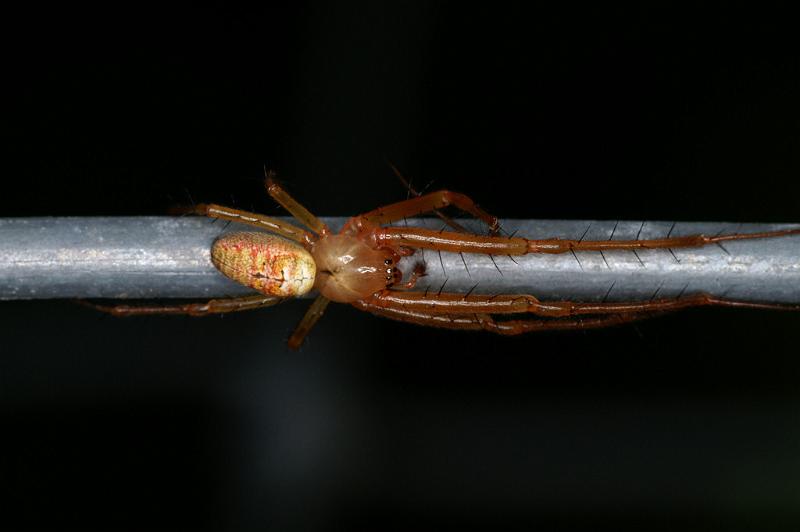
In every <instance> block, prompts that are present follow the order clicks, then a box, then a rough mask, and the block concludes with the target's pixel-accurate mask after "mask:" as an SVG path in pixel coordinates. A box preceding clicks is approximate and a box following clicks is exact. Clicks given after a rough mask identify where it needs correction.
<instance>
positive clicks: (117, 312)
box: [79, 294, 283, 317]
mask: <svg viewBox="0 0 800 532" xmlns="http://www.w3.org/2000/svg"><path fill="white" fill-rule="evenodd" d="M281 301H283V298H279V297H271V296H264V295H260V294H259V295H255V296H244V297H231V298H226V299H212V300H210V301H206V302H205V303H186V304H179V305H143V306H137V305H101V304H97V303H90V302H88V301H79V303H81V304H83V305H87V306H89V307H92V308H93V309H95V310H99V311H102V312H107V313H109V314H111V315H114V316H119V317H126V316H148V315H158V314H186V315H189V316H208V315H209V314H223V313H226V312H238V311H241V310H251V309H256V308H261V307H269V306H272V305H277V304H278V303H280V302H281Z"/></svg>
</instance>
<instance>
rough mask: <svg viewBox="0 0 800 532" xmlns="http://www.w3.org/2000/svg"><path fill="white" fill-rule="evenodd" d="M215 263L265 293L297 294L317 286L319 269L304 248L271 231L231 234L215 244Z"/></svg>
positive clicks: (230, 275)
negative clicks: (315, 282)
mask: <svg viewBox="0 0 800 532" xmlns="http://www.w3.org/2000/svg"><path fill="white" fill-rule="evenodd" d="M211 262H213V263H214V266H216V267H217V269H218V270H219V271H221V272H222V273H224V274H225V275H226V276H227V277H229V278H231V279H233V280H234V281H236V282H238V283H241V284H243V285H245V286H248V287H250V288H252V289H254V290H257V291H259V292H261V293H262V294H266V295H271V296H278V297H297V296H301V295H303V294H305V293H307V292H309V291H310V290H311V289H312V288H313V287H314V281H315V278H316V273H317V268H316V265H315V264H314V259H313V257H312V256H311V254H310V253H309V252H308V251H306V250H305V249H303V248H302V247H300V246H298V245H297V244H294V243H293V242H289V241H288V240H284V239H283V238H280V237H278V236H275V235H271V234H267V233H249V232H248V233H230V234H227V235H223V236H221V237H219V238H218V239H217V240H216V241H215V242H214V245H213V246H212V247H211Z"/></svg>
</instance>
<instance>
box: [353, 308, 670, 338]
mask: <svg viewBox="0 0 800 532" xmlns="http://www.w3.org/2000/svg"><path fill="white" fill-rule="evenodd" d="M353 306H354V307H356V308H359V309H361V310H366V311H367V312H371V313H372V314H375V315H377V316H383V317H385V318H390V319H393V320H398V321H403V322H406V323H413V324H415V325H424V326H428V327H438V328H441V329H454V330H468V331H481V330H483V331H489V332H493V333H496V334H502V335H507V336H513V335H517V334H523V333H527V332H534V331H548V330H549V331H553V330H571V329H593V328H599V327H609V326H612V325H620V324H623V323H629V322H632V321H637V320H641V319H646V318H651V317H655V316H657V315H659V314H660V313H658V312H640V313H618V314H607V315H604V316H592V317H588V318H565V319H559V320H551V319H541V318H527V319H520V320H506V321H496V320H495V319H494V318H493V317H492V316H491V315H490V314H483V313H475V314H433V313H429V312H422V311H418V310H409V309H404V308H397V307H381V306H377V305H374V304H372V303H369V302H368V301H356V302H355V303H353Z"/></svg>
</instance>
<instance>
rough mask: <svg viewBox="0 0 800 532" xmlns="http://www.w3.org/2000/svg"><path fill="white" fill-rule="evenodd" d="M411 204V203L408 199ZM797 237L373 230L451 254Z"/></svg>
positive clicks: (390, 240) (389, 242) (380, 236)
mask: <svg viewBox="0 0 800 532" xmlns="http://www.w3.org/2000/svg"><path fill="white" fill-rule="evenodd" d="M411 201H413V200H411ZM791 235H800V228H795V229H783V230H778V231H761V232H758V233H742V234H735V235H719V236H706V235H689V236H678V237H672V238H657V239H651V240H569V239H561V238H551V239H541V240H528V239H526V238H521V237H510V238H509V237H497V236H480V235H471V234H463V233H453V232H447V231H432V230H430V229H422V228H418V227H378V228H375V229H373V230H372V235H371V237H372V239H373V240H374V241H375V243H376V245H379V246H386V247H398V246H404V247H409V248H417V249H419V248H423V249H433V250H437V251H450V252H453V253H459V252H461V253H483V254H487V255H526V254H528V253H549V254H558V253H569V252H571V251H604V250H637V249H665V248H696V247H702V246H706V245H708V244H715V243H718V242H725V241H730V240H752V239H757V238H777V237H784V236H791Z"/></svg>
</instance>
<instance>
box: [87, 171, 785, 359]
mask: <svg viewBox="0 0 800 532" xmlns="http://www.w3.org/2000/svg"><path fill="white" fill-rule="evenodd" d="M266 188H267V192H268V193H269V195H270V196H272V198H273V199H275V201H277V202H278V203H279V204H280V205H282V206H283V207H284V208H285V209H286V210H287V211H289V213H290V214H291V215H292V216H293V217H294V218H295V219H296V220H297V221H298V222H299V223H300V224H302V225H303V226H305V227H306V229H303V228H300V227H297V226H294V225H292V224H289V223H286V222H283V221H281V220H277V219H275V218H270V217H268V216H263V215H261V214H254V213H250V212H245V211H241V210H238V209H233V208H229V207H223V206H220V205H214V204H203V205H198V206H196V207H195V208H193V209H192V212H194V213H196V214H202V215H205V216H209V217H212V218H220V219H224V220H229V221H234V222H240V223H243V224H248V225H252V226H255V227H258V228H260V229H266V230H268V231H269V233H264V232H236V233H229V234H225V235H223V236H221V237H219V238H218V239H217V240H216V241H215V242H214V244H213V246H212V248H211V259H212V262H213V263H214V265H215V266H216V267H217V268H218V269H219V270H220V271H221V272H222V273H223V274H225V275H226V276H228V277H230V278H231V279H233V280H235V281H237V282H239V283H241V284H243V285H245V286H248V287H250V288H252V289H254V290H256V291H257V292H259V294H258V295H252V296H244V297H233V298H227V299H214V300H211V301H208V302H205V303H189V304H183V305H172V306H128V305H118V306H108V307H105V306H96V307H97V308H100V309H101V310H105V311H108V312H111V313H112V314H115V315H117V316H130V315H142V314H189V315H194V316H201V315H208V314H214V313H224V312H232V311H240V310H249V309H254V308H260V307H265V306H270V305H274V304H276V303H278V302H280V301H283V300H285V299H287V298H292V297H297V296H301V295H303V294H305V293H307V292H309V291H311V290H312V289H317V290H318V291H319V295H318V296H317V298H316V299H315V300H314V302H313V303H312V304H311V307H310V308H309V309H308V311H307V312H306V314H305V317H304V318H303V319H302V321H301V322H300V324H299V325H298V326H297V328H296V329H295V331H294V332H293V333H292V335H291V336H290V338H289V346H290V347H291V348H297V347H299V346H300V344H301V343H302V341H303V339H304V338H305V336H306V335H307V334H308V332H309V330H310V329H311V328H312V327H313V325H314V324H315V323H316V322H317V320H318V319H319V318H320V317H321V316H322V313H323V312H324V311H325V308H326V307H327V305H328V303H329V302H330V301H336V302H338V303H349V304H351V305H353V306H354V307H356V308H359V309H362V310H366V311H368V312H372V313H373V314H376V315H379V316H385V317H387V318H392V319H395V320H400V321H404V322H408V323H415V324H418V325H427V326H433V327H441V328H445V329H460V330H485V331H491V332H494V333H498V334H504V335H515V334H521V333H525V332H530V331H540V330H553V329H584V328H590V327H603V326H607V325H613V324H618V323H625V322H629V321H633V320H638V319H642V318H645V317H649V316H652V315H654V314H658V313H663V312H668V311H673V310H678V309H683V308H687V307H696V306H706V305H716V306H727V307H746V308H761V309H790V310H800V306H792V305H777V304H769V303H755V302H749V301H737V300H731V299H725V298H720V297H716V296H712V295H709V294H705V293H698V294H693V295H688V296H685V297H679V298H662V299H653V300H649V301H629V302H595V303H586V302H572V301H555V302H550V301H548V302H543V301H539V300H538V299H537V298H536V297H534V296H532V295H527V294H495V295H481V294H472V293H468V294H460V293H442V292H439V293H435V294H433V293H430V294H429V293H428V292H427V291H426V292H424V293H423V292H417V291H413V288H414V285H415V283H416V281H417V279H418V277H419V276H420V275H423V274H424V272H423V271H422V270H421V269H416V270H415V271H414V272H413V273H412V274H411V275H410V278H409V280H408V281H406V282H405V283H404V282H403V274H402V272H400V271H399V270H398V268H397V266H396V264H397V262H398V260H399V259H400V258H401V257H404V256H408V255H411V254H413V253H414V251H415V250H417V249H430V250H435V251H450V252H456V253H479V254H488V255H525V254H527V253H568V252H575V251H603V250H637V249H659V248H662V249H663V248H688V247H700V246H705V245H708V244H713V243H718V242H723V241H728V240H744V239H754V238H773V237H780V236H787V235H794V234H800V229H787V230H781V231H766V232H759V233H749V234H735V235H722V236H704V235H691V236H679V237H671V238H661V239H651V240H614V241H609V240H602V241H592V240H569V239H560V238H551V239H541V240H530V239H526V238H522V237H516V236H512V237H505V236H503V237H501V236H498V233H499V226H498V220H497V218H496V217H494V216H492V215H490V214H488V213H487V212H485V211H484V210H483V209H481V208H480V207H478V206H477V205H476V204H475V203H474V202H473V201H472V200H471V199H470V198H468V197H467V196H465V195H463V194H458V193H455V192H450V191H446V190H441V191H438V192H432V193H429V194H425V195H418V196H417V197H414V198H411V199H408V200H405V201H401V202H398V203H394V204H392V205H388V206H385V207H380V208H378V209H375V210H372V211H369V212H367V213H365V214H360V215H358V216H354V217H352V218H350V219H349V220H348V221H347V223H346V224H345V225H344V227H343V229H342V230H341V231H340V232H339V233H338V234H334V233H333V232H331V230H330V229H329V228H328V227H327V226H326V225H325V224H324V223H322V221H320V220H319V219H318V218H316V217H315V216H314V215H312V214H311V213H310V212H309V211H308V210H306V209H305V207H303V206H302V205H300V204H299V203H298V202H297V201H295V200H294V199H293V198H292V197H291V196H290V195H289V194H288V193H287V192H286V191H284V190H283V189H282V188H281V187H280V186H279V185H278V184H276V183H275V182H274V181H273V180H272V178H271V177H270V176H268V177H267V181H266ZM449 205H452V206H454V207H457V208H459V209H460V210H462V211H464V212H466V213H468V214H470V215H472V216H474V217H475V218H477V219H479V220H482V221H483V222H484V223H486V224H487V225H488V227H489V236H481V235H476V234H471V233H466V232H447V231H432V230H429V229H421V228H411V227H387V226H386V225H387V224H390V223H392V222H395V221H398V220H401V219H404V218H410V217H413V216H418V215H420V214H423V213H428V212H436V213H438V212H439V211H438V209H442V208H444V207H447V206H449ZM454 225H455V224H454ZM457 228H459V229H461V228H460V227H457ZM276 235H277V236H276ZM501 315H506V317H508V316H509V315H510V317H511V319H502V320H501V319H497V317H498V316H501ZM523 315H524V316H523Z"/></svg>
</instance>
